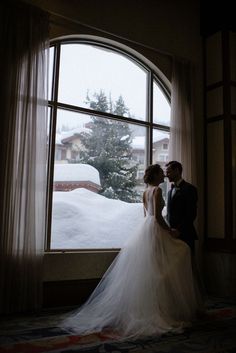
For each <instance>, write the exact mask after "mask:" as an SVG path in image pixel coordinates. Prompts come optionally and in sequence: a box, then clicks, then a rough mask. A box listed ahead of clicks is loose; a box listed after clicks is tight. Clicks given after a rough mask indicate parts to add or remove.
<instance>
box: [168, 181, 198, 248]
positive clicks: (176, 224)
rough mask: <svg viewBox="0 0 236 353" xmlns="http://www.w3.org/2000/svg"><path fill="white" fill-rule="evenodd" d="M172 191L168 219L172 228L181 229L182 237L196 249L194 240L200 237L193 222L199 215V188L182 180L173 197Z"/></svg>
mask: <svg viewBox="0 0 236 353" xmlns="http://www.w3.org/2000/svg"><path fill="white" fill-rule="evenodd" d="M171 192H172V190H170V191H169V192H168V203H167V221H168V222H169V225H170V226H171V228H175V229H178V230H179V232H180V239H182V240H183V241H185V242H186V243H187V244H188V245H189V246H190V247H191V249H192V250H194V240H195V239H198V237H197V232H196V230H195V227H194V224H193V222H194V220H195V218H196V216H197V200H198V196H197V189H196V187H195V186H193V185H192V184H190V183H187V182H186V181H185V180H182V181H181V183H180V184H179V187H178V188H177V189H176V191H175V194H174V195H173V197H171Z"/></svg>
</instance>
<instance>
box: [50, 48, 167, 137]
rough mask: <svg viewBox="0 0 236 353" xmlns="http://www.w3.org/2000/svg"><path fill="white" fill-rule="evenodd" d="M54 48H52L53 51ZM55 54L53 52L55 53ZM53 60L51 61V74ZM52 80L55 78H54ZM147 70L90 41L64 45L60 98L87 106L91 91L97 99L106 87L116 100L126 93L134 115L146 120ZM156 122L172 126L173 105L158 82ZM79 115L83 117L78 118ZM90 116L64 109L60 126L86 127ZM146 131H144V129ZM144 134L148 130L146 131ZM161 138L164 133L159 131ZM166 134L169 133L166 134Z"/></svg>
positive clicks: (155, 98)
mask: <svg viewBox="0 0 236 353" xmlns="http://www.w3.org/2000/svg"><path fill="white" fill-rule="evenodd" d="M52 53H53V50H52V49H51V54H52ZM51 57H52V55H51ZM51 72H52V60H50V73H51ZM50 81H51V79H50ZM146 87H147V72H146V70H145V69H143V68H142V67H140V66H139V65H138V64H136V63H135V62H134V61H132V60H130V59H129V58H127V57H126V56H123V55H121V54H119V53H115V52H113V51H111V50H107V49H103V48H99V47H96V46H92V45H86V44H65V45H62V46H61V65H60V81H59V94H58V100H59V101H60V102H63V103H67V104H72V105H80V106H82V107H85V108H89V106H88V105H87V104H86V103H85V101H86V95H87V92H89V95H90V98H93V94H94V93H95V92H99V91H100V90H103V91H104V92H105V94H106V95H107V96H108V97H109V95H111V99H112V101H113V102H115V101H116V100H117V99H118V97H119V96H120V95H122V97H123V99H124V101H125V104H126V106H127V107H128V108H129V110H130V113H131V116H132V117H134V118H138V119H141V120H145V119H146V91H147V89H146ZM153 111H154V121H155V122H157V123H164V124H167V125H168V122H169V119H170V106H169V103H168V101H167V100H166V98H165V96H164V95H163V93H162V91H161V90H160V88H159V87H158V85H156V84H155V85H154V107H153ZM78 118H79V119H78ZM89 119H90V118H89V117H88V116H86V115H83V114H77V113H72V112H67V111H64V110H63V111H62V112H61V113H59V115H58V122H57V126H58V127H59V128H61V127H62V125H67V126H68V127H71V128H74V127H76V126H78V127H82V126H83V125H84V123H85V122H87V121H88V120H89ZM143 131H144V130H143ZM143 133H144V132H143ZM155 135H156V136H157V135H158V139H159V138H162V136H163V133H161V132H160V133H157V132H155ZM165 136H166V134H165Z"/></svg>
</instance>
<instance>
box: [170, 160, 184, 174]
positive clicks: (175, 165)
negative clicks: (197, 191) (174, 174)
mask: <svg viewBox="0 0 236 353" xmlns="http://www.w3.org/2000/svg"><path fill="white" fill-rule="evenodd" d="M166 167H171V169H178V171H179V172H180V174H182V171H183V167H182V164H181V163H180V162H177V161H170V162H168V163H167V164H166Z"/></svg>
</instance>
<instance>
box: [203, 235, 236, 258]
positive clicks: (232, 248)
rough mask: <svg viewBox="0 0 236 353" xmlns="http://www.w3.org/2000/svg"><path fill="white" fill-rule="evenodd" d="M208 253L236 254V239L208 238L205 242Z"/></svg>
mask: <svg viewBox="0 0 236 353" xmlns="http://www.w3.org/2000/svg"><path fill="white" fill-rule="evenodd" d="M205 247H206V250H207V251H212V252H225V253H233V254H235V253H236V239H219V238H207V239H206V242H205Z"/></svg>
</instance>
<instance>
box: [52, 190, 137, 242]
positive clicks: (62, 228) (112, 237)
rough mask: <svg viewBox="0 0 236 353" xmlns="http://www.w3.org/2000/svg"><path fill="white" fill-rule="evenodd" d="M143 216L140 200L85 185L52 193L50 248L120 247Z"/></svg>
mask: <svg viewBox="0 0 236 353" xmlns="http://www.w3.org/2000/svg"><path fill="white" fill-rule="evenodd" d="M142 219H143V206H142V204H141V203H133V204H132V203H126V202H123V201H119V200H112V199H108V198H106V197H104V196H102V195H99V194H96V193H94V192H92V191H89V190H86V189H82V188H81V189H75V190H73V191H69V192H60V191H56V192H54V193H53V220H52V243H51V248H52V249H62V248H64V249H75V248H80V249H86V248H94V249H98V248H120V247H122V246H123V244H124V241H125V240H126V239H127V238H128V237H129V236H130V235H131V233H132V232H133V231H134V230H135V229H136V227H138V225H139V222H140V221H141V220H142Z"/></svg>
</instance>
